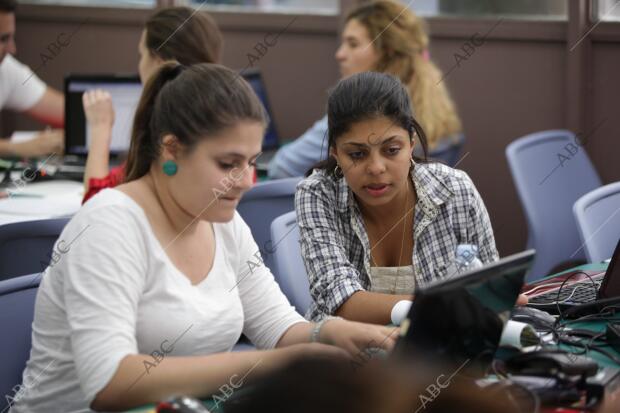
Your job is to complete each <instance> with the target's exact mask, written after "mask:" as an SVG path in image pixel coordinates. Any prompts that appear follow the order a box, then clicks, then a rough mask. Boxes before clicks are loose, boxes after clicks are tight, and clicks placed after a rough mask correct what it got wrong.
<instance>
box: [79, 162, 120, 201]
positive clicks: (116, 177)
mask: <svg viewBox="0 0 620 413" xmlns="http://www.w3.org/2000/svg"><path fill="white" fill-rule="evenodd" d="M124 180H125V164H124V163H123V164H122V165H119V166H117V167H115V168H112V169H111V170H110V173H109V174H108V176H105V177H103V178H90V179H89V180H88V190H87V191H86V193H85V194H84V199H82V204H84V202H86V201H88V200H89V199H90V198H92V197H93V196H95V194H96V193H97V192H99V191H101V190H102V189H106V188H114V187H115V186H118V185H120V184H122V183H123V181H124Z"/></svg>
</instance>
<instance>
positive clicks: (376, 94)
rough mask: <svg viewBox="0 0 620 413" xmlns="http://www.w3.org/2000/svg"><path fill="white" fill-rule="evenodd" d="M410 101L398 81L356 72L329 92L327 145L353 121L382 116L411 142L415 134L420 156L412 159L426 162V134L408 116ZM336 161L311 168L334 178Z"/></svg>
mask: <svg viewBox="0 0 620 413" xmlns="http://www.w3.org/2000/svg"><path fill="white" fill-rule="evenodd" d="M411 113H412V110H411V101H410V100H409V95H408V94H407V90H406V89H405V87H404V86H403V84H402V83H401V82H400V80H399V79H398V78H397V77H395V76H392V75H387V74H384V73H376V72H364V73H358V74H355V75H353V76H350V77H347V78H345V79H342V80H341V81H340V82H338V84H337V85H336V86H335V87H334V88H333V89H332V90H331V91H330V92H329V98H328V100H327V125H328V128H327V144H328V147H329V148H330V149H331V148H333V147H335V145H336V140H338V138H339V137H340V136H342V135H343V134H345V133H347V132H348V131H349V130H350V129H351V126H352V125H353V124H355V123H357V122H360V121H364V120H368V119H375V118H379V117H386V118H388V119H390V120H391V121H392V122H393V124H395V125H397V126H400V127H401V128H403V129H405V130H406V131H407V133H408V134H409V139H410V140H411V141H413V139H414V136H415V135H417V136H418V139H419V141H420V144H421V146H422V153H423V156H422V157H421V158H420V157H414V160H415V161H417V162H427V150H428V149H427V143H426V142H427V141H426V135H425V134H424V131H423V130H422V127H421V126H420V124H419V123H418V122H417V121H416V120H415V119H414V117H413V116H412V115H411ZM336 166H337V163H336V159H335V158H334V157H333V156H331V155H328V158H327V159H326V160H324V161H321V162H319V163H318V164H316V165H315V166H314V167H312V168H311V169H310V170H309V171H308V172H307V173H306V176H308V175H310V173H312V170H313V169H323V170H325V171H327V172H328V173H330V174H332V175H333V176H335V175H334V170H335V168H336Z"/></svg>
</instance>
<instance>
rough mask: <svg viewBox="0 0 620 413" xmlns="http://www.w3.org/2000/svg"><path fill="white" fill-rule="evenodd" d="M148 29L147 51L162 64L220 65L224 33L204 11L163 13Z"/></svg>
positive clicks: (150, 21)
mask: <svg viewBox="0 0 620 413" xmlns="http://www.w3.org/2000/svg"><path fill="white" fill-rule="evenodd" d="M144 29H145V31H146V36H145V45H146V48H147V49H148V50H149V52H150V53H152V54H153V55H155V56H159V57H160V58H161V59H162V60H176V61H177V62H179V63H181V64H182V65H185V66H189V65H193V64H197V63H219V62H220V54H221V51H222V43H223V39H222V33H221V32H220V29H219V28H218V27H217V24H216V23H215V20H213V18H212V17H211V16H210V15H209V14H207V13H206V12H204V11H196V10H194V9H192V8H190V7H168V8H165V9H161V10H159V11H157V12H155V13H154V14H153V15H152V16H151V17H149V19H148V20H147V22H146V25H145V27H144Z"/></svg>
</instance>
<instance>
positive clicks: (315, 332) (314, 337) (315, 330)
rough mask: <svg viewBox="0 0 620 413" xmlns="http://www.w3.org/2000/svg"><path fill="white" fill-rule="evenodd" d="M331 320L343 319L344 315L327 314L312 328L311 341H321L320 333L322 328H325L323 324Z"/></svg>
mask: <svg viewBox="0 0 620 413" xmlns="http://www.w3.org/2000/svg"><path fill="white" fill-rule="evenodd" d="M331 320H342V317H333V316H327V317H325V318H324V319H322V320H321V321H319V322H318V323H316V324H314V327H313V328H312V333H311V334H310V342H311V343H320V341H319V335H320V334H321V328H323V324H325V322H327V321H331Z"/></svg>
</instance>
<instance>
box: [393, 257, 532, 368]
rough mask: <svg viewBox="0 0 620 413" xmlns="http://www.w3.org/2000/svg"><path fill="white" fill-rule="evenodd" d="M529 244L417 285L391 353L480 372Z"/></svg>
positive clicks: (519, 281) (512, 299) (521, 274)
mask: <svg viewBox="0 0 620 413" xmlns="http://www.w3.org/2000/svg"><path fill="white" fill-rule="evenodd" d="M534 254H535V253H534V251H533V250H529V251H525V252H522V253H519V254H515V255H511V256H509V257H506V258H503V259H501V260H500V261H497V262H495V263H492V264H488V265H486V266H484V267H482V268H479V269H477V270H473V271H470V272H467V273H465V274H462V275H459V276H457V277H454V278H451V279H449V280H447V281H443V282H439V283H436V284H434V285H433V286H430V287H427V288H423V289H420V290H419V291H417V292H416V295H415V300H414V303H413V305H412V306H411V309H410V311H409V315H408V318H407V319H406V320H405V321H404V322H403V324H401V337H400V339H399V340H398V342H397V345H396V348H395V350H394V353H395V356H397V357H420V358H421V360H423V361H427V362H430V363H432V364H436V365H446V367H448V368H452V367H453V368H454V369H457V368H459V369H464V370H465V371H467V372H468V375H472V376H482V375H483V374H484V372H485V371H486V370H487V369H488V367H489V366H490V365H491V362H492V360H493V357H494V355H495V352H496V350H497V348H498V346H499V341H500V338H501V335H502V332H503V329H504V325H505V324H506V322H507V321H508V318H509V317H510V312H511V310H512V308H513V307H514V305H515V303H516V301H517V297H518V295H519V292H520V291H521V288H522V286H523V281H524V278H525V273H526V272H527V270H528V269H529V267H530V265H531V263H532V260H533V258H534Z"/></svg>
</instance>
